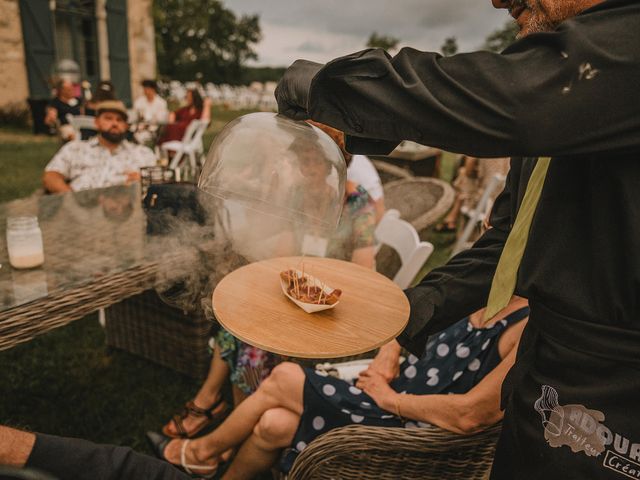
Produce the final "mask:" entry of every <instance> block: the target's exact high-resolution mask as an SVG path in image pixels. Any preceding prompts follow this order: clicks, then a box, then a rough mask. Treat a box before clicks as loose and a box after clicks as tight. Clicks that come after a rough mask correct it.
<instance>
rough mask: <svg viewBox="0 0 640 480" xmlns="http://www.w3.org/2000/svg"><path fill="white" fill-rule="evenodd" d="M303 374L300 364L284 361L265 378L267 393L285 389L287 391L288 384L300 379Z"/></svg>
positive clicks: (264, 383)
mask: <svg viewBox="0 0 640 480" xmlns="http://www.w3.org/2000/svg"><path fill="white" fill-rule="evenodd" d="M303 375H304V374H303V373H302V369H301V368H300V366H298V365H296V364H295V363H291V362H283V363H280V364H278V365H276V366H275V368H274V369H273V370H271V374H270V375H269V376H268V377H267V378H266V379H265V381H264V382H263V384H262V386H263V387H264V390H265V392H266V393H271V394H274V393H276V392H281V391H283V390H284V391H286V390H287V385H289V384H290V383H291V382H295V381H296V380H299V377H302V376H303Z"/></svg>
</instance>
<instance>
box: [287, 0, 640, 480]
mask: <svg viewBox="0 0 640 480" xmlns="http://www.w3.org/2000/svg"><path fill="white" fill-rule="evenodd" d="M493 3H494V5H495V6H496V7H499V8H508V9H509V11H510V13H511V15H512V16H514V18H516V20H517V21H518V24H519V25H520V29H521V32H520V36H521V38H520V40H518V41H517V42H515V43H514V44H513V45H512V46H510V47H509V48H507V49H506V50H505V51H504V52H503V53H502V54H494V53H489V52H475V53H470V54H460V55H455V56H452V57H441V56H440V55H438V54H436V53H426V52H419V51H416V50H413V49H409V48H405V49H403V50H401V51H400V52H399V53H398V54H397V55H396V56H395V57H393V58H392V57H390V56H389V55H388V54H387V53H385V52H384V51H382V50H376V49H373V50H365V51H362V52H359V53H355V54H352V55H348V56H346V57H342V58H338V59H336V60H333V61H331V62H329V63H327V64H326V65H319V64H315V63H312V62H307V61H304V60H299V61H297V62H296V63H294V64H293V65H292V66H291V67H290V68H289V69H288V70H287V72H286V73H285V75H284V77H283V79H282V81H281V82H280V84H279V86H278V89H277V91H276V97H277V100H278V106H279V110H280V113H283V114H285V115H288V116H290V117H293V118H297V119H303V118H312V119H313V120H316V121H319V122H322V123H326V124H329V125H331V126H333V127H336V128H339V129H342V130H344V131H345V132H346V134H347V135H348V139H347V148H348V149H349V150H350V151H352V152H353V153H365V154H386V153H388V152H389V151H390V150H392V149H393V148H394V147H395V146H396V145H397V144H398V143H399V141H401V140H403V139H406V140H413V141H416V142H419V143H423V144H426V145H430V146H435V147H441V148H443V149H446V150H448V151H454V152H460V153H465V154H468V155H473V156H478V157H483V156H484V157H499V156H511V157H512V162H511V172H510V174H509V177H508V179H507V185H506V188H505V190H504V192H503V193H502V194H501V195H500V196H499V197H498V199H497V201H496V203H495V206H494V210H493V213H492V216H491V220H490V224H491V227H492V228H490V229H489V230H488V231H487V232H486V233H485V235H483V236H482V237H481V238H480V239H479V240H478V242H476V244H475V245H474V246H473V248H471V249H470V250H468V251H465V252H462V253H460V254H459V255H457V256H456V257H454V258H453V259H452V260H451V261H450V262H449V263H448V264H447V265H445V266H443V267H441V268H438V269H436V270H434V271H432V272H431V273H430V274H429V275H427V277H425V279H424V280H423V281H422V282H421V283H420V284H419V285H418V286H417V287H415V288H412V289H409V290H407V292H406V293H407V296H408V297H409V300H410V303H411V317H410V321H409V325H408V326H407V328H406V330H405V331H404V332H403V333H402V334H401V336H400V337H399V338H398V340H399V341H400V343H401V344H403V345H404V346H406V347H407V348H408V349H409V350H411V351H412V352H414V353H416V354H417V353H419V352H421V351H422V350H423V348H424V345H425V343H426V341H427V338H428V337H429V336H430V335H433V334H435V333H437V332H439V331H440V330H442V329H443V328H445V327H447V326H448V325H450V324H451V323H453V322H454V321H455V320H456V319H458V318H462V317H464V316H465V315H468V314H469V313H471V312H473V311H475V310H477V309H479V308H481V307H482V306H483V305H485V304H486V303H487V298H488V295H489V290H490V288H491V284H492V279H493V277H494V273H495V272H496V266H497V264H498V261H499V259H500V256H501V253H502V251H503V247H504V244H505V242H506V239H507V237H508V236H509V233H510V231H511V228H512V226H513V224H514V222H515V219H516V215H517V213H518V211H519V208H520V206H521V204H522V199H523V196H524V194H525V191H526V189H527V184H528V181H529V178H530V176H531V173H532V170H533V168H534V166H535V165H536V163H537V162H538V160H537V158H538V157H551V161H550V163H549V167H548V171H547V172H546V176H545V177H542V178H544V184H543V187H542V191H541V196H540V199H539V202H538V203H537V208H536V209H535V214H534V216H533V220H532V223H531V229H530V232H529V234H528V238H527V242H526V248H525V251H524V256H523V258H522V260H521V262H520V265H519V270H518V274H517V283H516V293H517V294H518V295H521V296H524V297H526V298H528V299H529V302H530V306H531V317H530V320H529V324H528V326H527V328H526V330H525V333H524V335H523V338H522V340H521V343H520V348H519V353H518V360H517V362H516V365H515V366H514V368H513V370H512V371H511V372H510V374H509V376H508V378H507V380H506V381H505V385H504V386H503V406H504V407H506V410H505V419H504V423H503V432H502V436H501V438H500V441H499V445H498V450H497V453H496V459H495V463H494V468H493V472H492V478H493V479H500V480H503V479H504V480H512V479H541V478H544V479H545V480H552V479H563V480H564V479H604V478H607V479H608V478H612V479H617V478H619V479H620V480H623V479H625V478H640V2H638V1H637V0H605V1H602V0H515V1H510V0H493ZM425 8H426V7H425ZM532 183H533V182H532ZM523 210H524V209H523Z"/></svg>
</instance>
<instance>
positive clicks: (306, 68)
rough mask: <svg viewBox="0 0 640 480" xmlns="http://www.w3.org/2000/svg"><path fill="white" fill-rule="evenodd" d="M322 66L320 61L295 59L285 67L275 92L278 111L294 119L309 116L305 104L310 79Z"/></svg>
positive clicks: (302, 118)
mask: <svg viewBox="0 0 640 480" xmlns="http://www.w3.org/2000/svg"><path fill="white" fill-rule="evenodd" d="M322 67H323V65H322V64H321V63H315V62H310V61H308V60H296V61H295V62H293V64H292V65H291V66H290V67H289V68H287V70H286V71H285V72H284V76H283V77H282V79H281V80H280V82H279V83H278V87H277V88H276V92H275V95H276V101H277V102H278V113H281V114H282V115H286V116H287V117H290V118H293V119H294V120H306V119H308V118H309V113H308V112H307V106H308V102H309V88H311V80H313V77H314V76H315V75H316V73H318V71H319V70H320V69H321V68H322Z"/></svg>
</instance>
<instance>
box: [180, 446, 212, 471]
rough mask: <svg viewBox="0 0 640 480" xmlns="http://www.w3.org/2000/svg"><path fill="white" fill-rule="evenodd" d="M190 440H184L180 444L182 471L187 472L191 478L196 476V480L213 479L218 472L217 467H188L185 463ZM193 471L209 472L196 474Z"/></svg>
mask: <svg viewBox="0 0 640 480" xmlns="http://www.w3.org/2000/svg"><path fill="white" fill-rule="evenodd" d="M190 441H191V440H190V439H186V440H185V441H184V442H183V443H182V447H180V466H181V467H182V469H183V470H184V471H185V472H187V473H188V474H189V475H191V476H197V477H198V478H213V477H214V476H215V475H216V472H217V471H218V465H215V466H211V465H190V464H188V463H187V445H188V444H189V442H190ZM193 470H201V471H205V472H210V473H207V474H204V473H196V472H194V471H193Z"/></svg>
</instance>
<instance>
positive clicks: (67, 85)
mask: <svg viewBox="0 0 640 480" xmlns="http://www.w3.org/2000/svg"><path fill="white" fill-rule="evenodd" d="M58 95H59V96H60V97H62V98H72V97H73V84H72V83H71V82H69V81H65V82H63V83H62V85H61V86H60V92H59V94H58Z"/></svg>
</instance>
